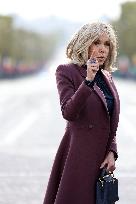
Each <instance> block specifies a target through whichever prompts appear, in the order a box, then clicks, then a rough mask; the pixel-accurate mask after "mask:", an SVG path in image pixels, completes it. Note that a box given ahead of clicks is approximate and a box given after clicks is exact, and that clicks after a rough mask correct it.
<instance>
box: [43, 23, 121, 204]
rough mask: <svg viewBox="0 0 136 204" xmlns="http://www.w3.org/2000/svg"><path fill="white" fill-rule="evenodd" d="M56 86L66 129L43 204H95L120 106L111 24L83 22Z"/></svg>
mask: <svg viewBox="0 0 136 204" xmlns="http://www.w3.org/2000/svg"><path fill="white" fill-rule="evenodd" d="M66 54H67V57H68V58H69V59H70V61H69V62H68V63H67V64H63V65H59V66H58V67H57V70H56V82H57V88H58V93H59V97H60V105H61V111H62V115H63V118H64V119H66V121H67V125H66V129H65V134H64V136H63V138H62V141H61V143H60V146H59V148H58V151H57V154H56V157H55V160H54V164H53V167H52V171H51V174H50V179H49V182H48V186H47V190H46V194H45V198H44V204H95V189H96V180H97V178H98V175H99V174H100V171H101V169H102V168H103V167H106V169H107V171H111V172H113V171H114V170H115V161H116V159H117V158H118V152H117V144H116V131H117V127H118V122H119V112H120V102H119V96H118V93H117V89H116V87H115V84H114V82H113V79H112V76H111V72H112V71H114V70H115V68H114V67H113V65H114V63H115V61H116V55H117V39H116V35H115V31H114V29H113V28H112V26H111V25H110V24H105V23H102V22H97V23H88V24H85V25H84V26H82V27H81V28H80V30H79V31H78V32H77V33H76V34H75V35H74V36H73V38H72V39H71V41H70V42H69V44H68V46H67V50H66Z"/></svg>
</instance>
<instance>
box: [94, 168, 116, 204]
mask: <svg viewBox="0 0 136 204" xmlns="http://www.w3.org/2000/svg"><path fill="white" fill-rule="evenodd" d="M118 200H119V196H118V179H117V178H115V177H114V174H113V173H109V172H107V170H106V168H103V169H102V171H101V173H100V176H99V178H98V180H97V182H96V204H114V203H115V202H116V201H118Z"/></svg>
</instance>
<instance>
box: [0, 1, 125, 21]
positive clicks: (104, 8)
mask: <svg viewBox="0 0 136 204" xmlns="http://www.w3.org/2000/svg"><path fill="white" fill-rule="evenodd" d="M128 1H129V0H128ZM122 2H126V0H68V1H67V0H1V2H0V14H6V15H7V14H17V15H19V16H21V17H23V18H25V19H27V20H31V19H35V18H41V17H47V16H50V15H54V16H59V17H63V18H66V19H70V20H73V21H89V20H97V19H99V18H100V17H101V16H107V17H108V18H116V17H118V16H119V14H120V4H121V3H122Z"/></svg>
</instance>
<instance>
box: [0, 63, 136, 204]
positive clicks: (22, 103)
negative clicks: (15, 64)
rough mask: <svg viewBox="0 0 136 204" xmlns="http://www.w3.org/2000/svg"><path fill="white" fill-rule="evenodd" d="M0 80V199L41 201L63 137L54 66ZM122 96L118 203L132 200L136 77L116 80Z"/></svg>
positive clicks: (3, 203)
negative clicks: (31, 73) (20, 77)
mask: <svg viewBox="0 0 136 204" xmlns="http://www.w3.org/2000/svg"><path fill="white" fill-rule="evenodd" d="M55 68H56V67H55V66H54V67H53V66H52V67H51V69H50V70H49V72H48V73H46V72H45V73H44V72H43V73H41V74H39V75H37V76H33V77H30V78H24V79H23V78H22V79H20V80H14V81H1V82H0V90H1V91H0V204H42V202H43V198H44V193H45V190H46V186H47V182H48V179H49V175H50V170H51V167H52V163H53V160H54V157H55V153H56V151H57V148H58V145H59V143H60V141H61V139H62V136H63V133H64V128H65V121H64V120H63V119H62V117H61V112H60V107H59V99H58V94H57V90H56V85H55V78H54V70H55ZM116 85H117V87H118V90H119V93H120V97H121V118H120V124H119V129H118V133H117V141H118V148H119V159H118V161H117V169H116V171H115V175H116V176H117V177H118V178H119V195H120V201H119V202H117V203H119V204H135V203H136V201H135V199H136V179H135V178H136V172H135V167H136V160H135V155H136V148H135V146H136V137H135V132H136V120H135V116H136V108H135V107H136V97H135V95H134V94H135V93H136V82H135V83H134V82H129V81H123V80H116Z"/></svg>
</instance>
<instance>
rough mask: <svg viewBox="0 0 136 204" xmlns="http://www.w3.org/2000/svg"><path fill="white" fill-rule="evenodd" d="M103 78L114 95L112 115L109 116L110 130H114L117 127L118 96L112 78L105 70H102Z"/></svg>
mask: <svg viewBox="0 0 136 204" xmlns="http://www.w3.org/2000/svg"><path fill="white" fill-rule="evenodd" d="M102 73H103V76H104V79H105V81H106V83H107V85H108V87H109V89H110V91H111V93H112V95H113V97H114V108H113V113H112V117H111V130H112V131H113V132H114V131H116V129H117V124H118V120H119V96H118V93H117V91H116V89H115V86H114V83H113V80H112V76H111V75H110V74H109V73H108V72H107V71H106V70H102Z"/></svg>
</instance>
